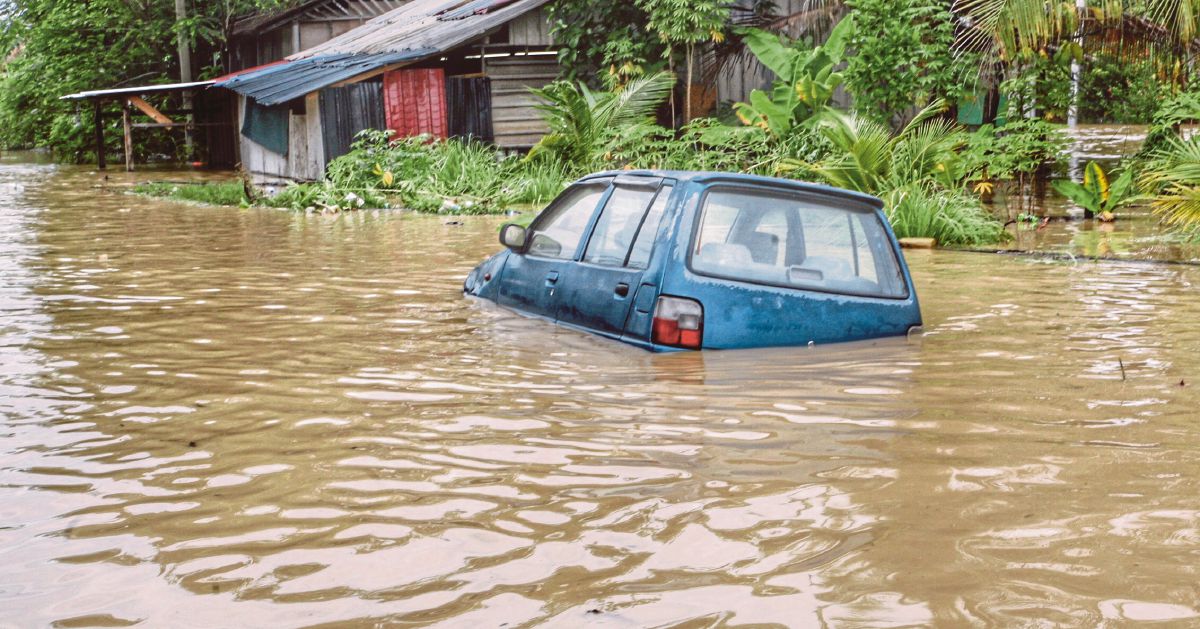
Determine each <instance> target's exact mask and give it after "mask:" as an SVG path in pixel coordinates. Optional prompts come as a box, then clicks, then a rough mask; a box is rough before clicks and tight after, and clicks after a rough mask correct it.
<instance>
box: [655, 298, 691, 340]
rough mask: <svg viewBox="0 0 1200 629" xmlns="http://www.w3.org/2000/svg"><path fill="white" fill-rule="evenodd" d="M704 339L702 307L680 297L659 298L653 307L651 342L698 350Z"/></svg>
mask: <svg viewBox="0 0 1200 629" xmlns="http://www.w3.org/2000/svg"><path fill="white" fill-rule="evenodd" d="M703 339H704V307H703V306H701V305H700V302H698V301H693V300H691V299H683V298H682V297H659V298H658V304H657V305H655V307H654V332H653V334H652V337H651V341H653V342H654V343H656V344H658V345H670V346H671V347H685V348H688V349H700V343H701V341H702V340H703Z"/></svg>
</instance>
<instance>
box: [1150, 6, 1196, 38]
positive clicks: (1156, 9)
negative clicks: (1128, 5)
mask: <svg viewBox="0 0 1200 629" xmlns="http://www.w3.org/2000/svg"><path fill="white" fill-rule="evenodd" d="M1146 13H1147V15H1148V16H1149V17H1150V19H1151V21H1153V22H1155V23H1156V24H1158V25H1160V26H1162V27H1163V28H1165V29H1167V31H1168V32H1170V33H1171V34H1172V36H1174V38H1175V39H1176V40H1177V41H1179V42H1190V41H1192V40H1193V39H1195V38H1196V26H1197V24H1196V18H1197V16H1198V15H1200V0H1148V1H1147V2H1146Z"/></svg>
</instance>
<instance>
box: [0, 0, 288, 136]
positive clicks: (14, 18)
mask: <svg viewBox="0 0 1200 629" xmlns="http://www.w3.org/2000/svg"><path fill="white" fill-rule="evenodd" d="M290 1H293V0H194V1H193V2H191V3H190V5H191V11H192V14H191V15H190V16H189V17H188V19H186V20H183V21H176V19H175V4H174V2H170V1H167V0H87V1H86V2H82V1H69V2H68V1H62V0H0V148H17V147H30V146H48V147H52V148H55V149H56V150H57V151H58V152H59V155H60V157H62V158H64V159H68V160H81V159H84V158H85V157H90V154H89V153H88V151H89V150H90V137H91V135H90V133H88V129H90V120H88V122H87V123H85V122H84V120H85V117H82V116H78V115H77V111H76V105H75V104H73V103H68V102H64V101H60V100H59V97H60V96H63V95H65V94H70V93H73V92H78V91H82V90H91V89H101V88H107V87H114V86H119V85H137V84H148V83H160V82H163V83H165V82H172V81H177V80H178V78H179V62H178V57H177V55H176V44H177V38H176V36H177V33H179V32H183V33H184V34H185V35H186V36H187V39H188V41H189V42H191V45H192V47H193V49H195V50H198V51H209V52H208V53H207V55H206V56H205V57H204V58H197V59H196V63H197V64H198V65H199V66H200V67H199V68H197V69H199V70H203V69H204V68H210V69H209V70H208V74H209V75H212V74H214V73H216V72H219V71H220V70H222V69H223V46H224V43H225V41H226V34H227V31H228V29H229V28H230V27H231V26H232V20H233V16H235V15H239V14H242V13H246V12H250V11H253V10H258V9H269V8H275V7H278V6H280V5H282V4H286V3H288V2H290ZM109 124H110V127H111V128H112V131H113V132H114V133H109V134H108V135H109V137H114V136H118V135H119V132H116V127H117V126H118V123H117V122H115V121H110V123H109Z"/></svg>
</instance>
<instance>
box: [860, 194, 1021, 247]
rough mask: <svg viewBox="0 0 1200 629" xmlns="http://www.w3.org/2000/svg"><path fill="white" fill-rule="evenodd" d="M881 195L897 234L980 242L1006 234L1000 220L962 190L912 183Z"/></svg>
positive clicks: (948, 241)
mask: <svg viewBox="0 0 1200 629" xmlns="http://www.w3.org/2000/svg"><path fill="white" fill-rule="evenodd" d="M882 198H883V202H884V208H885V209H884V212H885V213H886V214H887V217H888V220H889V221H890V222H891V224H892V231H894V232H896V237H897V238H934V239H936V240H937V242H938V244H939V245H980V244H987V243H994V242H999V241H1002V240H1004V239H1005V238H1006V237H1007V232H1005V231H1004V227H1003V226H1002V225H1001V224H1000V222H999V221H997V220H996V219H995V218H993V217H992V215H991V214H989V213H988V211H987V210H986V209H984V207H983V206H982V205H981V204H980V202H979V200H978V199H976V198H975V197H972V196H969V195H968V194H966V193H965V192H960V191H954V190H944V189H939V188H936V187H933V186H930V185H926V184H921V183H915V184H909V185H905V186H901V187H898V188H894V189H892V190H888V191H887V192H885V193H884V194H883V195H882Z"/></svg>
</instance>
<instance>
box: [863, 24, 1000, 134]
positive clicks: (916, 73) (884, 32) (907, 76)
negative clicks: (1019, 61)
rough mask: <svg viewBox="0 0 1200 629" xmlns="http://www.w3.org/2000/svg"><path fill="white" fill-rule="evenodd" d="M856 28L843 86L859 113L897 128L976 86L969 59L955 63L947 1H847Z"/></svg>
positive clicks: (973, 65) (975, 68) (975, 66)
mask: <svg viewBox="0 0 1200 629" xmlns="http://www.w3.org/2000/svg"><path fill="white" fill-rule="evenodd" d="M848 4H849V5H850V7H851V9H852V12H851V14H850V15H851V17H852V18H853V19H854V21H855V23H856V24H857V28H856V29H855V31H854V35H853V37H852V38H851V41H850V44H849V45H850V48H852V49H853V50H854V52H855V54H854V56H852V57H850V59H849V61H848V64H847V67H846V85H847V88H848V89H849V90H850V91H851V92H852V93H853V94H854V99H855V105H856V107H857V108H858V110H859V111H861V112H864V113H866V114H868V115H870V116H872V117H875V118H877V119H880V120H883V121H885V122H892V123H895V124H897V125H900V124H903V123H904V121H905V119H906V113H909V114H910V113H915V110H917V109H920V108H922V107H924V106H926V105H928V104H929V103H931V102H933V101H934V100H936V99H938V98H945V99H947V100H948V101H950V102H952V103H953V102H957V101H958V100H959V98H961V96H962V94H963V92H964V91H965V90H966V89H970V88H972V87H973V86H974V84H975V83H977V82H978V80H977V77H978V64H977V63H975V59H974V55H966V56H960V57H959V58H956V57H955V55H954V52H953V50H952V49H953V45H954V16H953V14H951V12H950V6H949V2H948V1H947V0H851V1H850V2H849V3H848Z"/></svg>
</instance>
